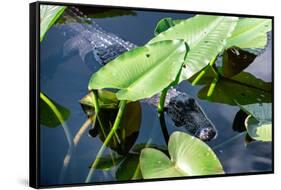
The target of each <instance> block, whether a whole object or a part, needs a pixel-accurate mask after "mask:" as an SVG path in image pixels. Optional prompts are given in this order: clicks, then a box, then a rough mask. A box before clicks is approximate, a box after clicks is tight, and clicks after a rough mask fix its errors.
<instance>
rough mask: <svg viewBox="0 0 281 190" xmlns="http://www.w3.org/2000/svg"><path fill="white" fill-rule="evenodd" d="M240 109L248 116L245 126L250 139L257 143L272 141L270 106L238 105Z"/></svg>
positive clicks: (265, 104)
mask: <svg viewBox="0 0 281 190" xmlns="http://www.w3.org/2000/svg"><path fill="white" fill-rule="evenodd" d="M240 106H241V108H242V109H243V110H244V111H245V112H247V113H248V114H250V115H249V116H248V117H247V118H246V120H245V125H246V128H247V132H248V134H249V135H250V137H251V138H253V139H255V140H258V141H271V140H272V104H271V103H262V104H250V105H244V106H242V105H240Z"/></svg>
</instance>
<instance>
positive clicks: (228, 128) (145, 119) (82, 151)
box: [24, 11, 272, 185]
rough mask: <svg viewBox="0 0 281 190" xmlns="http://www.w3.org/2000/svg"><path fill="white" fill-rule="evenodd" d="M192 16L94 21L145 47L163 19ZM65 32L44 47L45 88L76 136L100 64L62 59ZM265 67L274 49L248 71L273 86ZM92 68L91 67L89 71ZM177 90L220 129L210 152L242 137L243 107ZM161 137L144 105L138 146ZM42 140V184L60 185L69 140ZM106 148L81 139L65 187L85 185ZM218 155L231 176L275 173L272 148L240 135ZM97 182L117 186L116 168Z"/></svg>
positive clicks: (59, 135) (57, 29) (55, 135)
mask: <svg viewBox="0 0 281 190" xmlns="http://www.w3.org/2000/svg"><path fill="white" fill-rule="evenodd" d="M190 16H192V15H189V14H180V13H177V14H176V13H163V12H161V13H160V12H143V11H135V12H134V15H130V14H129V13H128V14H125V15H122V16H118V17H110V18H107V17H105V18H99V19H95V21H96V22H97V23H98V24H99V25H100V26H101V27H103V28H104V29H105V30H106V31H110V32H112V33H114V34H117V35H119V36H120V37H122V38H124V39H125V40H128V41H131V42H133V43H135V44H137V45H142V44H144V43H146V42H147V41H148V40H149V39H150V38H152V37H153V31H154V27H155V24H156V23H157V21H159V20H160V19H161V18H165V17H172V18H174V19H177V18H187V17H190ZM69 24H71V23H69ZM65 28H66V25H61V24H58V25H56V26H54V27H52V28H51V29H50V31H48V33H47V35H46V37H45V39H44V42H43V43H42V44H41V71H40V80H41V81H40V84H41V90H42V91H43V92H45V93H46V94H48V96H50V97H52V99H53V100H55V101H56V102H59V103H60V104H61V105H63V106H65V107H67V108H68V109H70V111H71V116H70V118H69V119H68V120H67V123H68V126H69V128H70V130H71V133H72V134H75V133H76V132H77V131H78V130H79V128H80V127H81V125H82V124H83V123H84V122H85V120H86V119H87V118H86V116H85V114H84V112H83V110H82V109H81V106H80V104H79V100H80V99H81V98H82V97H84V96H85V95H86V94H87V86H88V81H89V78H90V76H91V74H92V73H93V72H95V71H97V70H98V69H99V68H100V67H101V65H99V64H98V63H97V62H96V61H95V60H94V59H93V57H91V56H90V57H87V58H86V60H85V61H86V62H87V64H85V62H83V61H82V59H81V57H80V56H79V55H78V52H74V53H73V54H72V55H71V56H69V57H63V55H62V54H63V52H62V46H63V44H64V42H65V41H66V40H67V39H68V38H69V37H70V36H69V35H68V34H67V32H66V31H65V30H66V29H65ZM269 47H270V46H269ZM264 62H271V49H270V48H268V49H267V50H266V51H265V53H264V54H262V55H261V56H260V57H258V58H257V59H256V60H255V63H254V64H252V65H251V66H250V67H248V68H247V69H246V71H248V72H250V73H252V74H254V75H255V76H257V77H260V78H262V79H264V80H266V81H271V67H263V66H261V65H262V64H264ZM89 65H92V66H90V67H89ZM268 65H270V64H268ZM265 68H266V69H265ZM178 89H179V90H181V91H184V92H186V93H188V94H190V95H191V96H193V97H194V98H196V99H197V101H198V102H199V104H200V105H201V106H202V108H203V110H204V111H205V113H206V114H207V116H208V117H209V119H210V120H211V121H212V122H213V123H214V125H215V126H216V128H217V129H218V132H219V134H218V137H217V138H216V139H215V140H213V141H210V142H208V144H209V145H210V146H211V147H213V146H215V145H218V144H221V143H222V142H224V141H226V140H227V139H229V138H231V137H233V136H235V135H237V134H238V132H235V131H233V129H232V123H233V120H234V118H235V115H236V113H237V112H238V111H239V108H238V107H235V106H229V105H226V104H219V103H210V102H208V101H204V100H200V99H198V98H197V92H198V90H199V89H200V87H198V86H191V85H190V84H188V83H182V84H180V85H179V87H178ZM166 123H167V125H168V131H169V133H170V134H171V132H172V131H174V130H182V131H184V129H182V128H175V127H174V126H173V122H172V121H171V120H170V119H169V118H168V117H167V116H166ZM159 134H162V132H161V129H160V126H159V121H158V118H157V114H156V109H155V108H154V107H152V106H150V105H147V104H145V103H142V120H141V130H140V132H139V135H138V139H137V141H136V144H139V143H145V142H147V141H148V140H149V139H151V140H152V141H151V143H156V144H159V145H164V144H165V141H164V138H163V137H162V135H159ZM40 135H41V143H40V151H41V152H40V155H41V168H40V171H41V175H40V176H41V179H40V180H41V184H42V185H52V184H57V183H58V178H59V174H60V169H61V165H62V162H63V159H64V156H65V154H66V151H67V149H68V144H67V141H66V139H65V135H64V133H63V130H62V128H60V127H58V128H46V127H41V134H40ZM101 145H102V142H101V141H100V140H99V139H98V138H91V137H90V136H88V135H87V134H85V135H84V136H83V137H82V138H81V141H80V143H79V145H78V148H77V149H76V152H75V158H74V160H73V162H71V164H70V167H69V169H68V171H67V175H66V178H65V181H64V183H82V182H84V180H85V178H86V176H87V174H88V170H89V165H90V164H91V163H92V161H93V160H94V158H95V155H96V154H97V151H98V149H99V148H100V146H101ZM215 152H216V153H217V155H218V157H219V159H220V160H221V162H222V165H223V167H224V169H225V171H226V173H237V172H239V173H241V172H249V171H270V170H272V168H271V167H272V163H271V143H258V142H254V143H250V144H248V145H247V146H245V145H244V136H241V137H240V138H238V139H236V140H235V141H233V142H231V143H229V144H228V145H227V146H223V147H221V148H219V149H217V150H215ZM106 153H108V152H106ZM93 179H95V181H97V182H98V181H114V180H115V169H112V170H109V171H105V172H102V171H97V172H96V173H95V175H94V176H93ZM24 183H25V182H24Z"/></svg>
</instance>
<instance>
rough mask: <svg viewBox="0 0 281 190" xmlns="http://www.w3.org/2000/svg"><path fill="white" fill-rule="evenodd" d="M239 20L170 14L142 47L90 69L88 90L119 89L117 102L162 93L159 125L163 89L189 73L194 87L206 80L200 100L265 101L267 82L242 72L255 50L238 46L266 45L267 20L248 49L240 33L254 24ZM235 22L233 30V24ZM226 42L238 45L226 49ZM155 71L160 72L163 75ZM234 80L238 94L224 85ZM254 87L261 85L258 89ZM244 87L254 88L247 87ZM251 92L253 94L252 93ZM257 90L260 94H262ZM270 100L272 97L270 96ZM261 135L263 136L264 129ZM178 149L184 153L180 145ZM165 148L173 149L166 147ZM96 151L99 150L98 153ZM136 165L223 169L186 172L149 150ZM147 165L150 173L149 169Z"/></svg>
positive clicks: (160, 172)
mask: <svg viewBox="0 0 281 190" xmlns="http://www.w3.org/2000/svg"><path fill="white" fill-rule="evenodd" d="M238 20H239V19H238V18H236V17H222V16H204V15H198V16H195V17H192V18H190V19H187V20H182V21H176V22H173V21H172V20H171V19H169V18H168V19H165V20H161V21H160V22H159V23H158V25H157V28H156V29H155V35H156V36H155V37H154V38H153V39H151V40H150V41H149V42H148V43H147V44H146V45H144V46H142V47H138V48H135V49H133V50H130V51H128V52H125V53H123V54H122V55H121V56H119V57H117V58H116V59H114V60H112V61H110V62H109V63H108V64H107V65H106V66H104V67H102V68H101V69H100V70H99V71H98V72H96V73H94V74H93V75H92V77H91V79H90V82H89V87H88V88H89V90H98V89H103V88H116V89H119V91H117V92H116V97H117V98H118V99H119V100H121V102H122V101H123V102H124V100H125V101H128V100H130V101H136V100H141V99H144V98H149V97H151V96H153V95H155V94H156V93H159V92H161V91H162V93H161V96H160V99H159V105H158V112H159V114H160V117H159V118H160V123H161V126H162V125H164V126H165V124H163V119H162V120H161V115H162V116H163V111H164V109H163V108H164V102H165V96H166V93H167V89H169V88H170V87H171V86H176V85H177V84H178V83H180V82H181V81H182V80H185V79H190V78H192V76H194V75H196V74H197V76H194V77H193V79H190V80H191V81H193V84H194V85H195V84H198V83H199V82H200V83H202V81H206V83H207V86H206V87H205V88H203V90H201V91H200V92H199V97H200V93H201V98H204V96H205V95H206V97H207V98H206V99H207V100H209V101H220V102H223V103H228V104H235V105H237V104H249V102H248V101H254V102H256V101H264V100H267V99H266V98H268V97H270V90H271V86H270V85H269V84H266V83H263V82H260V80H259V79H256V78H255V77H254V76H253V77H251V75H250V74H247V73H245V72H242V71H243V70H244V69H245V68H246V67H247V66H248V65H250V64H251V63H252V62H253V60H254V59H255V58H256V56H257V54H254V53H253V51H247V50H244V49H243V50H242V49H240V47H239V45H241V47H243V48H256V49H257V48H264V47H265V45H266V42H267V32H268V30H269V29H268V23H267V22H263V20H262V21H260V20H258V21H259V22H260V23H259V24H258V27H256V28H255V29H256V30H257V33H255V35H256V36H254V38H249V39H248V41H247V42H248V44H249V45H250V47H248V46H247V45H246V43H244V44H243V42H245V41H243V39H244V35H246V36H247V35H251V32H253V31H252V30H253V28H252V27H248V28H245V24H246V23H247V22H248V20H242V21H240V23H239V24H238V25H237V22H238ZM236 25H237V28H236V27H235V26H236ZM259 26H262V27H259ZM187 29H189V30H187ZM161 30H162V31H161ZM233 32H234V34H233ZM178 39H181V40H182V41H179V40H178ZM255 39H256V41H255ZM184 42H185V43H186V45H185V44H184ZM255 42H256V43H255ZM230 44H231V45H236V46H235V47H232V46H231V47H230ZM183 47H186V48H183ZM156 52H157V53H156ZM159 52H161V53H159ZM255 52H257V51H255ZM220 54H222V55H223V56H222V66H220V67H219V68H216V65H215V63H216V61H217V59H218V57H219V56H220ZM173 56H174V57H173ZM175 57H176V58H178V59H176V58H175ZM238 62H239V64H238ZM164 65H165V67H164ZM203 68H204V69H203ZM202 69H203V70H202ZM200 71H201V72H200ZM158 73H161V75H159V74H158ZM163 76H164V77H163ZM160 77H161V79H160ZM202 79H203V80H202ZM243 79H244V80H243ZM249 79H252V80H249ZM239 80H240V81H239ZM255 80H258V81H259V82H256V81H255ZM232 83H234V84H232ZM148 84H149V85H148ZM229 84H230V85H229ZM235 84H236V85H240V86H242V88H240V90H242V92H240V91H238V92H235V93H233V92H231V90H230V89H228V90H227V88H228V87H230V88H233V86H235ZM255 85H259V86H262V87H260V88H259V87H256V86H255ZM243 87H245V88H253V89H251V90H248V89H245V88H243ZM263 87H264V88H268V89H265V90H264V91H265V92H267V90H268V96H266V95H265V94H264V91H263ZM220 88H222V89H220ZM237 89H239V88H237ZM253 90H256V91H257V92H253ZM206 91H207V92H206ZM224 91H226V93H227V95H226V96H224V95H223V93H222V92H224ZM260 91H262V92H263V93H260ZM214 92H217V93H214ZM228 92H231V93H232V95H229V94H228ZM244 93H247V94H246V96H247V98H245V97H244V96H245V94H244ZM248 93H249V94H248ZM202 94H203V96H202ZM213 95H218V97H219V98H217V99H214V97H213ZM261 98H262V100H261ZM245 100H246V102H245ZM268 100H271V99H270V98H269V99H268ZM124 103H125V102H124ZM121 116H122V115H121ZM161 121H162V122H161ZM247 121H248V123H247V129H248V133H249V135H250V136H251V135H252V136H253V127H252V126H254V125H253V121H252V120H249V119H247V120H246V122H247ZM256 123H257V122H256ZM117 128H118V126H117ZM161 129H162V131H163V135H164V136H165V139H166V142H167V139H168V132H167V130H165V127H161ZM262 129H263V128H262ZM258 131H264V130H258ZM262 133H263V134H265V133H266V132H262ZM176 134H177V133H176ZM266 134H267V133H266ZM256 139H257V138H256ZM260 139H261V138H260ZM196 140H198V139H196ZM198 141H199V140H198ZM170 142H173V137H172V136H170V140H169V145H168V147H170V146H172V145H170ZM187 142H188V143H187V144H192V146H194V149H198V148H199V147H200V145H196V144H194V143H190V142H189V141H187ZM171 144H173V143H171ZM182 144H184V143H183V140H182V141H181V143H179V144H177V146H179V147H180V146H181V145H182ZM199 144H200V143H199ZM179 147H177V148H179ZM185 147H188V145H185ZM180 150H182V151H183V148H182V149H180ZM169 151H171V150H170V149H169ZM202 151H203V153H204V151H205V153H206V152H207V150H204V149H203V150H202ZM99 153H101V154H102V151H100V152H99ZM203 153H202V154H203ZM170 154H171V152H170ZM170 156H171V159H172V160H173V156H175V155H170ZM183 156H184V155H181V157H180V158H178V159H182V157H183ZM213 157H214V156H213ZM192 159H194V158H192ZM143 160H147V161H143ZM198 160H199V161H198V162H200V163H201V161H202V160H203V161H202V164H206V163H208V161H210V160H211V158H208V159H207V160H208V161H205V160H204V159H201V157H200V159H198ZM154 161H155V162H154ZM162 162H163V163H164V164H163V166H157V163H162ZM190 162H191V163H192V164H193V165H192V166H188V167H187V166H183V167H184V168H191V167H193V166H194V167H196V163H193V162H192V161H190ZM176 164H177V163H176ZM140 165H141V168H142V169H141V170H142V175H143V177H144V178H153V177H173V176H174V177H175V176H186V175H204V174H205V175H208V174H216V173H217V172H218V171H216V169H217V168H221V167H217V168H216V167H214V168H212V167H211V166H210V165H209V167H208V169H210V170H208V171H206V173H204V171H198V173H196V172H193V170H189V171H185V170H184V169H180V170H179V171H178V170H177V168H175V165H174V164H173V163H172V162H171V161H169V158H168V157H167V156H165V155H164V154H163V153H161V152H159V151H158V150H154V149H147V148H146V149H144V150H143V152H142V154H141V157H140ZM162 167H163V168H162ZM199 168H200V169H202V168H204V167H201V165H200V167H199ZM149 169H150V170H152V171H149ZM195 171H196V170H195ZM146 172H147V173H146ZM150 172H151V173H152V174H151V173H150ZM166 172H167V173H166ZM218 173H220V172H218ZM91 175H92V173H91V172H90V173H89V175H88V177H87V180H86V182H89V180H90V178H91Z"/></svg>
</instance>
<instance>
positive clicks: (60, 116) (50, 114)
mask: <svg viewBox="0 0 281 190" xmlns="http://www.w3.org/2000/svg"><path fill="white" fill-rule="evenodd" d="M40 99H41V101H40V124H42V125H44V126H46V127H51V128H54V127H58V126H60V125H63V124H64V123H65V121H66V120H67V119H68V117H69V115H70V111H69V110H68V109H67V108H65V107H63V106H61V105H59V104H58V103H56V102H55V101H53V100H51V99H50V98H48V97H47V96H46V95H45V94H43V93H42V92H41V93H40Z"/></svg>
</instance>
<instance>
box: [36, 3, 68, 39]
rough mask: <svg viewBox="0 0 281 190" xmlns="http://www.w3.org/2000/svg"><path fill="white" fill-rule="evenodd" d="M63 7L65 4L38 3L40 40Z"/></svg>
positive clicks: (62, 10)
mask: <svg viewBox="0 0 281 190" xmlns="http://www.w3.org/2000/svg"><path fill="white" fill-rule="evenodd" d="M65 8H66V7H65V6H55V5H40V42H41V41H42V40H43V38H44V36H45V34H46V32H47V31H48V30H49V29H50V28H51V26H52V25H53V24H54V23H55V22H56V20H57V19H58V18H59V17H60V15H61V14H62V13H63V12H64V10H65Z"/></svg>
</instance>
